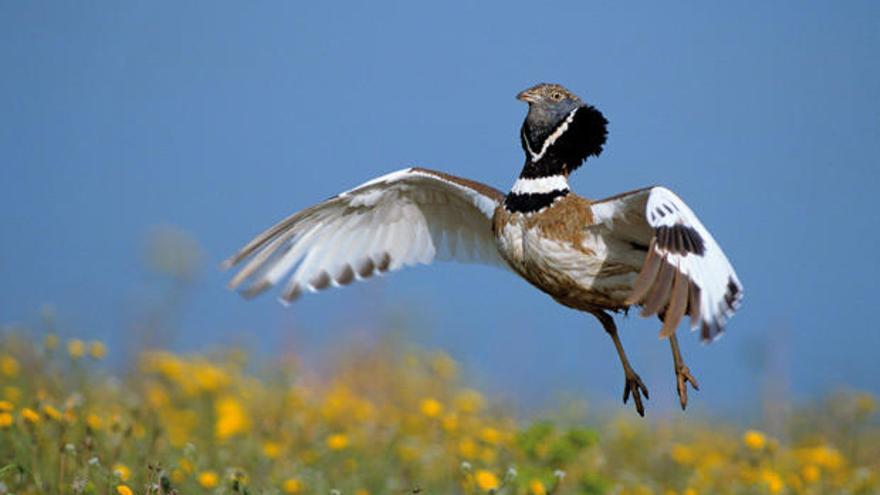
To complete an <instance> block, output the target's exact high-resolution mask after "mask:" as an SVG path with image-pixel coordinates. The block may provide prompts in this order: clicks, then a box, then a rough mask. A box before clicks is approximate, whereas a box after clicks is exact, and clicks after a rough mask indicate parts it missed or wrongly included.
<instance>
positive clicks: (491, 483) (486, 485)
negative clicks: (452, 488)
mask: <svg viewBox="0 0 880 495" xmlns="http://www.w3.org/2000/svg"><path fill="white" fill-rule="evenodd" d="M474 480H475V481H476V482H477V486H478V487H479V488H480V490H482V491H484V492H487V491H489V490H497V489H498V477H497V476H495V474H493V473H492V471H487V470H485V469H478V470H477V472H476V473H474Z"/></svg>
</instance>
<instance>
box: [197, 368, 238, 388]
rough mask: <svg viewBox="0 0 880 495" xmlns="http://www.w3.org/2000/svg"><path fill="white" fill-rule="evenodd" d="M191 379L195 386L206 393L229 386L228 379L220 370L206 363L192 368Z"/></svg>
mask: <svg viewBox="0 0 880 495" xmlns="http://www.w3.org/2000/svg"><path fill="white" fill-rule="evenodd" d="M192 377H193V379H194V380H195V382H196V384H197V385H198V386H199V387H200V388H201V389H202V390H204V391H206V392H213V391H216V390H219V389H220V388H222V387H224V386H226V385H228V384H229V381H230V378H229V376H228V375H227V374H226V372H225V371H223V370H222V369H221V368H218V367H217V366H214V365H212V364H210V363H207V362H199V363H198V364H196V365H195V366H194V369H193V371H192Z"/></svg>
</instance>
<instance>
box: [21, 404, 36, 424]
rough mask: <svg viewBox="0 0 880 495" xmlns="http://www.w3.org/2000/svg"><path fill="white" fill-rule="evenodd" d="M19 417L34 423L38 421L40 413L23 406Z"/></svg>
mask: <svg viewBox="0 0 880 495" xmlns="http://www.w3.org/2000/svg"><path fill="white" fill-rule="evenodd" d="M21 417H22V418H24V420H25V421H27V422H28V423H30V424H36V423H39V422H40V415H39V414H38V413H37V411H34V410H33V409H31V408H29V407H25V408H24V409H22V410H21Z"/></svg>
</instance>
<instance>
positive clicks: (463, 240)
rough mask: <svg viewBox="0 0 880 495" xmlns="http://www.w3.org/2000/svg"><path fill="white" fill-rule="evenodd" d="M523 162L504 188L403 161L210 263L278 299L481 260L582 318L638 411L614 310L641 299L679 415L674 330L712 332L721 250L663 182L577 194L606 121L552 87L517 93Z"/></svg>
mask: <svg viewBox="0 0 880 495" xmlns="http://www.w3.org/2000/svg"><path fill="white" fill-rule="evenodd" d="M517 99H518V100H520V101H522V102H525V103H527V104H528V113H527V115H526V117H525V119H524V121H523V124H522V127H521V128H520V136H519V137H520V144H521V146H522V149H523V152H524V154H525V162H524V164H523V167H522V169H521V171H520V174H519V176H518V177H517V178H516V180H515V182H514V183H513V186H512V187H511V189H510V190H509V192H507V194H505V193H503V192H501V191H500V190H498V189H496V188H494V187H491V186H488V185H486V184H483V183H480V182H477V181H473V180H470V179H466V178H462V177H458V176H455V175H451V174H448V173H445V172H440V171H436V170H431V169H427V168H421V167H410V168H406V169H402V170H398V171H395V172H391V173H389V174H387V175H383V176H381V177H377V178H375V179H372V180H369V181H367V182H365V183H363V184H361V185H359V186H357V187H355V188H353V189H349V190H347V191H344V192H342V193H340V194H337V195H336V196H333V197H331V198H330V199H327V200H326V201H323V202H321V203H318V204H316V205H314V206H311V207H308V208H305V209H303V210H301V211H298V212H296V213H294V214H292V215H290V216H288V217H287V218H284V219H283V220H281V221H279V222H278V223H276V224H275V225H273V226H271V227H269V228H268V229H266V230H265V231H263V232H262V233H260V234H259V235H257V236H256V237H254V238H253V239H252V240H251V241H250V242H248V243H247V244H246V245H244V247H242V248H241V249H240V250H239V251H238V252H236V253H235V254H234V255H233V256H231V257H230V258H228V259H227V260H226V261H225V262H224V263H223V267H224V268H226V269H229V268H231V267H235V266H239V267H240V268H239V270H238V272H237V273H235V274H234V275H233V276H232V278H231V280H230V282H229V287H230V288H231V289H236V290H239V292H240V293H241V294H242V295H243V296H245V297H248V298H250V297H254V296H256V295H258V294H260V293H262V292H264V291H265V290H267V289H269V288H270V287H272V286H274V285H276V284H280V283H281V282H284V285H283V287H282V288H281V290H280V296H279V299H280V300H281V301H282V302H283V303H285V304H289V303H291V302H293V301H294V300H296V299H297V298H299V297H300V296H302V295H303V294H304V293H306V292H318V291H321V290H324V289H326V288H328V287H339V286H345V285H348V284H350V283H352V282H354V281H356V280H363V279H367V278H370V277H372V276H374V275H379V274H384V273H387V272H393V271H395V270H398V269H400V268H403V267H406V266H412V265H419V264H429V263H432V262H434V261H456V262H463V263H480V264H487V265H494V266H498V267H501V268H503V269H505V270H508V271H510V272H512V273H513V274H516V275H518V276H519V277H521V278H523V279H525V280H526V281H527V282H528V283H530V284H531V285H532V286H534V287H535V288H537V289H538V290H540V291H542V292H544V293H546V294H547V295H549V296H550V297H551V298H553V299H554V300H555V301H557V302H558V303H560V304H562V305H563V306H567V307H569V308H572V309H575V310H579V311H581V312H584V313H587V314H590V315H592V316H594V317H595V318H596V319H597V320H598V321H599V323H600V324H601V325H602V328H603V329H604V331H605V332H606V333H607V334H608V335H609V336H610V337H611V340H612V342H613V344H614V348H615V350H616V351H617V355H618V358H619V360H620V363H621V366H622V368H623V372H624V391H623V403H624V404H626V403H627V401H628V399H629V397H630V396H631V397H632V398H633V403H634V406H635V409H636V412H637V413H638V414H639V415H640V416H644V414H645V412H644V401H646V400H648V399H649V397H650V396H649V392H648V388H647V387H646V386H645V384H644V382H643V381H642V379H641V377H640V376H639V375H638V373H636V371H635V369H634V368H633V366H632V364H631V363H630V361H629V359H628V357H627V355H626V352H625V350H624V347H623V344H622V343H621V340H620V338H619V335H618V329H617V325H616V323H615V320H614V317H613V315H614V314H617V313H621V312H623V313H626V312H627V311H628V310H629V309H630V308H632V307H640V308H641V312H640V314H641V316H643V317H651V316H657V317H658V318H659V320H660V321H661V323H662V324H661V328H660V331H659V335H660V338H661V339H666V340H668V341H669V346H670V349H671V352H672V361H673V368H674V371H675V377H676V381H675V388H676V391H677V393H678V398H679V402H680V405H681V408H682V410H684V409H685V408H686V407H687V404H688V385H690V386H691V387H692V388H693V389H694V390H699V384H698V382H697V380H696V378H695V377H694V376H693V374H692V373H691V371H690V369H689V368H688V366H687V365H686V363H685V361H684V359H683V357H682V354H681V350H680V346H679V343H678V339H677V337H676V329H677V327H678V326H679V323H681V321H682V320H684V319H685V317H687V318H689V320H690V321H689V325H690V327H691V329H692V330H698V331H699V336H700V339H701V340H702V341H703V342H707V343H708V342H711V341H713V340H715V339H716V338H717V337H718V336H719V335H721V334H722V331H723V330H724V327H725V325H726V323H727V321H728V320H729V319H730V317H731V316H732V315H733V313H734V312H735V311H736V310H737V309H738V308H739V306H740V303H741V300H742V297H743V286H742V284H741V283H740V281H739V279H738V278H737V275H736V272H735V271H734V269H733V266H732V265H731V263H730V262H729V261H728V259H727V257H726V256H725V254H724V252H723V251H722V250H721V247H720V246H719V245H718V243H717V242H716V241H715V239H714V238H713V237H712V235H711V234H710V233H709V231H708V230H707V229H706V227H704V226H703V224H702V223H701V222H700V220H699V219H698V218H697V216H696V214H694V212H693V211H692V210H691V208H690V207H688V205H687V204H685V202H684V201H683V200H682V199H681V198H679V197H678V196H677V195H676V194H675V193H673V192H672V191H671V190H669V189H667V188H665V187H662V186H651V187H644V188H641V189H636V190H632V191H629V192H624V193H621V194H617V195H614V196H611V197H608V198H604V199H598V200H590V199H587V198H585V197H582V196H579V195H577V194H575V193H574V192H573V191H572V190H571V189H570V187H569V184H568V179H569V177H570V176H571V174H572V173H574V172H575V171H576V170H577V169H578V168H580V167H581V166H582V165H583V164H584V163H585V162H586V161H588V160H596V159H597V158H598V157H599V155H600V154H601V153H602V151H603V147H604V146H605V144H606V140H607V136H608V120H607V119H606V118H605V116H604V115H603V114H602V112H600V111H599V110H598V109H597V108H596V107H594V106H593V105H590V104H588V103H586V102H584V101H583V100H582V99H581V98H580V97H578V96H577V95H575V94H574V93H572V92H571V91H569V90H568V89H566V88H565V87H563V86H562V85H559V84H550V83H541V84H537V85H535V86H533V87H530V88H528V89H526V90H524V91H522V92H520V93H519V94H518V95H517Z"/></svg>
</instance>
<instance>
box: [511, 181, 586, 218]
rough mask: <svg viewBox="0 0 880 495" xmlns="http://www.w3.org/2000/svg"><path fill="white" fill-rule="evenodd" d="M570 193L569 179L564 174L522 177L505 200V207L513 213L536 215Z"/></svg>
mask: <svg viewBox="0 0 880 495" xmlns="http://www.w3.org/2000/svg"><path fill="white" fill-rule="evenodd" d="M569 192H571V191H570V190H569V188H568V179H566V177H565V176H564V175H562V174H558V175H551V176H547V177H534V178H533V177H522V176H520V178H519V179H517V181H516V182H515V183H514V184H513V187H512V188H511V189H510V193H509V194H508V195H507V197H506V198H505V199H504V207H505V208H506V209H507V211H509V212H511V213H534V212H536V211H540V210H542V209H544V208H546V207H548V206H550V205H552V204H553V202H554V201H556V200H557V199H559V198H561V197H564V196H566V195H568V193H569Z"/></svg>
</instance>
